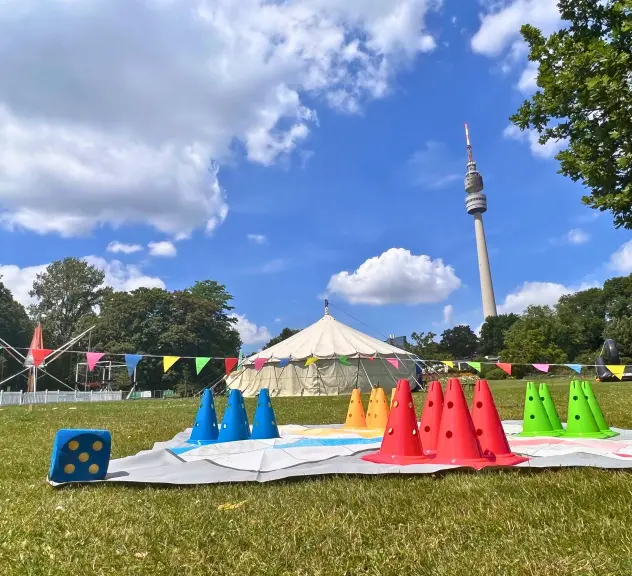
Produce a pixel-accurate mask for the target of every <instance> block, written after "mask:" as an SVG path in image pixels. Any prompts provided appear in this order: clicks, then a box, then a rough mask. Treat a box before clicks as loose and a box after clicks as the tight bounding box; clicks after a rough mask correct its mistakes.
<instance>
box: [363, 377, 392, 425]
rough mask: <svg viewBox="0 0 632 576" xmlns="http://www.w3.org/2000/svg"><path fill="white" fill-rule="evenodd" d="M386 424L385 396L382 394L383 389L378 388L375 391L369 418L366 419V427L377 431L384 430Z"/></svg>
mask: <svg viewBox="0 0 632 576" xmlns="http://www.w3.org/2000/svg"><path fill="white" fill-rule="evenodd" d="M387 422H388V403H387V400H386V394H384V388H380V387H379V386H378V387H377V388H376V389H375V396H374V397H373V408H372V411H371V416H370V417H368V418H367V421H366V425H367V426H368V427H369V428H374V429H377V430H384V428H386V423H387Z"/></svg>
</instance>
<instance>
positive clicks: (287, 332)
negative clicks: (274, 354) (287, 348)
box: [262, 328, 300, 350]
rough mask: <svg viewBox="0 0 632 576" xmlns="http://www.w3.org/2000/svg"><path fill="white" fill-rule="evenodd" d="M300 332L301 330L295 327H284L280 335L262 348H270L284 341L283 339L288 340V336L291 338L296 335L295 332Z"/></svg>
mask: <svg viewBox="0 0 632 576" xmlns="http://www.w3.org/2000/svg"><path fill="white" fill-rule="evenodd" d="M299 332H300V330H295V329H294V328H283V330H281V333H280V334H279V335H278V336H275V337H274V338H272V339H271V340H270V341H269V342H268V343H267V344H266V345H265V346H264V347H263V348H262V350H265V349H266V348H270V346H274V345H275V344H278V343H279V342H283V340H287V339H288V338H290V337H291V336H294V334H298V333H299Z"/></svg>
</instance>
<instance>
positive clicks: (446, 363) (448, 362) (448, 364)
mask: <svg viewBox="0 0 632 576" xmlns="http://www.w3.org/2000/svg"><path fill="white" fill-rule="evenodd" d="M441 364H445V365H446V366H447V367H448V368H454V362H452V360H441Z"/></svg>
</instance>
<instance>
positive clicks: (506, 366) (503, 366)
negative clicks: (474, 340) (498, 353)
mask: <svg viewBox="0 0 632 576" xmlns="http://www.w3.org/2000/svg"><path fill="white" fill-rule="evenodd" d="M496 366H498V367H499V368H500V369H501V370H502V371H503V372H506V373H507V374H509V376H511V364H509V363H508V362H497V363H496Z"/></svg>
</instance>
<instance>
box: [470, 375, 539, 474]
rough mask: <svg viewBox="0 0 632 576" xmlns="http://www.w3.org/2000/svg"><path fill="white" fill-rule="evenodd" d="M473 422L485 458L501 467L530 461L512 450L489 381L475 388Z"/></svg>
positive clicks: (482, 382) (477, 384)
mask: <svg viewBox="0 0 632 576" xmlns="http://www.w3.org/2000/svg"><path fill="white" fill-rule="evenodd" d="M472 422H473V423H474V428H475V430H476V436H477V438H478V442H479V444H480V446H481V451H482V452H483V456H485V457H487V458H491V459H492V461H493V462H495V463H496V464H498V465H500V466H514V465H515V464H520V462H526V461H527V460H529V459H528V458H525V457H524V456H518V455H517V454H514V453H512V451H511V450H510V448H509V442H507V436H506V435H505V431H504V430H503V425H502V422H501V421H500V416H498V410H496V404H494V397H493V396H492V392H491V390H490V389H489V385H488V384H487V380H479V381H478V382H477V383H476V387H475V388H474V400H472Z"/></svg>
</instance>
